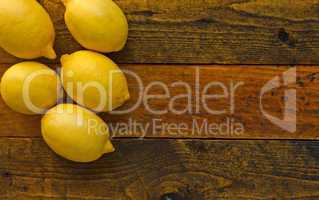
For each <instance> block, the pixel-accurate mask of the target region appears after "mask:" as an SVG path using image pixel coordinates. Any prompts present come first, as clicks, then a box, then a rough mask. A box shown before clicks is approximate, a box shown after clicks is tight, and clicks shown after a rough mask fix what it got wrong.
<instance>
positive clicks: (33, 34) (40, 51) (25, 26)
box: [0, 0, 56, 59]
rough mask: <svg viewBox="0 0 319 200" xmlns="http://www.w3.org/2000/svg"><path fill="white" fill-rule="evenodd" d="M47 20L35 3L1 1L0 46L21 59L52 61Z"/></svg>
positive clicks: (50, 26) (51, 33)
mask: <svg viewBox="0 0 319 200" xmlns="http://www.w3.org/2000/svg"><path fill="white" fill-rule="evenodd" d="M54 38H55V32H54V27H53V23H52V21H51V19H50V16H49V15H48V13H47V12H46V11H45V9H44V8H43V7H42V6H41V5H40V4H39V3H38V2H37V1H35V0H2V1H0V46H1V47H2V48H3V49H4V50H6V51H7V52H8V53H10V54H12V55H14V56H16V57H19V58H24V59H33V58H38V57H42V56H44V57H46V58H50V59H55V58H56V54H55V52H54V50H53V47H52V46H53V43H54Z"/></svg>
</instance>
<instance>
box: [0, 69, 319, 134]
mask: <svg viewBox="0 0 319 200" xmlns="http://www.w3.org/2000/svg"><path fill="white" fill-rule="evenodd" d="M121 67H122V69H124V70H128V71H131V72H134V73H135V74H137V75H138V76H139V77H140V78H141V82H142V84H143V86H144V90H141V89H140V88H139V84H138V81H137V80H136V79H135V78H134V77H132V76H131V75H127V77H128V80H129V81H128V82H129V88H130V92H131V96H132V98H131V100H130V101H129V102H127V103H126V104H125V106H123V107H122V108H121V109H119V110H125V109H128V108H131V107H133V106H134V105H135V104H136V102H138V100H139V98H142V99H144V101H142V102H141V103H140V104H138V106H137V108H136V109H135V110H134V111H132V112H129V113H127V114H112V115H111V114H101V116H102V117H103V118H104V119H105V121H106V122H107V123H108V124H109V125H110V127H111V129H112V130H113V135H114V136H116V137H144V136H145V137H170V138H184V137H186V138H237V139H238V138H250V139H253V138H264V139H317V138H318V136H319V132H318V120H319V113H318V108H319V102H318V100H317V99H318V95H319V91H318V88H319V86H318V84H319V81H318V79H317V76H318V72H319V69H318V68H316V67H302V66H300V67H298V69H297V77H296V83H295V84H290V85H289V86H287V87H286V86H281V87H279V88H277V89H274V90H272V91H269V92H267V93H266V94H265V95H264V97H263V106H264V109H265V110H266V112H267V113H269V114H271V115H273V116H275V117H278V118H282V117H283V116H282V115H283V112H284V106H285V102H286V101H287V99H285V97H284V96H285V91H287V89H296V92H297V99H296V104H297V109H298V110H297V130H296V132H294V133H290V132H288V131H285V130H283V129H282V128H280V127H278V126H276V125H274V124H273V123H271V122H270V121H269V120H268V119H266V117H265V116H264V115H263V113H262V112H261V109H260V99H259V97H260V92H261V89H262V88H263V86H264V85H265V84H266V83H267V82H268V81H269V80H272V79H273V78H274V77H276V76H281V75H282V74H283V73H284V72H285V71H287V70H288V69H290V68H289V67H285V66H281V67H276V66H272V67H271V66H198V67H197V66H182V65H178V66H172V65H158V66H154V65H122V66H121ZM5 68H6V66H4V65H2V67H1V73H3V71H4V70H5ZM197 73H198V74H199V78H198V85H199V89H200V90H199V91H200V92H199V94H200V95H197V93H196V92H195V91H196V90H195V89H196V85H197V84H196V82H197V81H196V79H197V78H196V74H197ZM155 81H159V82H157V83H156V84H157V85H153V86H152V84H154V82H155ZM178 81H179V82H184V85H185V84H188V85H189V87H190V90H191V91H192V92H191V101H188V98H182V99H179V100H176V101H174V97H176V96H177V95H182V94H186V93H187V91H188V90H187V89H186V86H184V85H176V83H177V82H178ZM158 83H161V84H162V85H163V84H164V85H167V90H168V91H167V92H169V95H170V97H168V98H166V97H164V98H162V99H147V97H148V96H149V95H150V94H153V95H154V94H157V95H159V94H165V90H164V89H165V88H163V86H162V85H158ZM211 83H215V84H216V83H218V84H220V85H222V86H223V87H225V90H226V91H227V93H229V97H226V98H224V97H220V98H219V99H210V100H206V101H205V102H207V107H208V108H209V109H214V110H217V111H224V110H225V113H222V114H211V113H210V112H208V111H209V110H208V109H206V108H205V107H204V106H203V105H204V104H203V102H202V100H203V99H204V98H203V97H202V96H201V94H203V91H204V89H205V86H207V85H208V86H210V89H208V90H207V93H205V94H215V95H216V94H223V88H221V86H212V85H209V84H211ZM232 84H233V85H234V86H235V85H239V84H240V86H238V87H237V89H236V90H234V92H233V95H232V96H231V92H230V90H231V87H232V86H231V85H232ZM234 86H233V87H234ZM147 87H148V89H147ZM141 91H142V94H141ZM198 96H199V97H200V98H197V97H198ZM231 97H232V98H231ZM199 100H200V101H199ZM231 100H233V107H232V106H231ZM173 101H174V102H173ZM170 102H173V103H172V105H173V106H172V107H173V108H174V109H176V110H180V111H181V110H184V109H185V108H187V106H188V105H190V107H191V109H192V111H191V112H190V111H187V112H185V113H175V111H174V110H173V109H171V108H170ZM197 102H199V103H197ZM197 107H198V109H197ZM232 109H233V111H232ZM152 110H157V111H158V110H163V111H167V112H165V113H161V114H158V113H154V112H153V111H152ZM0 119H1V121H0V136H21V137H38V136H40V128H39V126H40V125H39V123H40V122H39V120H40V116H24V115H20V114H17V113H14V112H13V111H11V110H10V109H9V108H8V107H6V106H5V105H4V103H3V102H2V100H0ZM134 121H135V122H136V124H135V125H134V124H132V122H134ZM205 122H207V124H212V125H211V126H212V127H213V128H211V129H210V131H208V130H207V129H206V128H204V129H201V127H202V125H203V124H204V125H205ZM169 124H173V125H169ZM174 124H177V125H178V126H179V127H180V129H174V128H176V127H174V126H175V125H174ZM158 125H159V126H161V127H160V128H156V126H158ZM226 125H227V126H228V127H229V130H226V129H225V126H226ZM232 125H233V128H232ZM123 126H125V127H124V128H123ZM139 126H142V128H143V129H146V131H143V130H142V129H141V127H139ZM148 126H149V127H148ZM185 126H186V127H185ZM216 126H218V128H220V127H222V129H221V130H216V129H215V128H216ZM126 127H129V128H126ZM134 127H135V128H134ZM236 127H243V128H244V131H243V132H242V131H238V130H239V129H237V128H236ZM125 128H126V129H125ZM154 128H155V131H154ZM231 130H233V131H231ZM236 130H237V132H236Z"/></svg>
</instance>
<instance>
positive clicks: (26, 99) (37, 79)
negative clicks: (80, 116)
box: [0, 62, 62, 115]
mask: <svg viewBox="0 0 319 200" xmlns="http://www.w3.org/2000/svg"><path fill="white" fill-rule="evenodd" d="M0 89H1V96H2V99H3V100H4V102H5V103H6V104H7V105H8V106H9V107H10V108H11V109H12V110H14V111H16V112H19V113H23V114H29V115H32V114H41V113H44V112H45V111H46V110H48V109H49V108H52V107H53V106H54V105H56V102H57V101H58V99H59V98H60V95H61V90H62V85H61V83H60V79H59V77H58V75H57V74H56V73H55V71H53V70H52V69H50V68H49V67H47V66H46V65H43V64H41V63H38V62H22V63H18V64H16V65H13V66H12V67H10V68H9V69H8V70H7V71H6V72H5V73H4V75H3V76H2V78H1V83H0ZM30 103H31V104H30ZM34 106H35V109H34Z"/></svg>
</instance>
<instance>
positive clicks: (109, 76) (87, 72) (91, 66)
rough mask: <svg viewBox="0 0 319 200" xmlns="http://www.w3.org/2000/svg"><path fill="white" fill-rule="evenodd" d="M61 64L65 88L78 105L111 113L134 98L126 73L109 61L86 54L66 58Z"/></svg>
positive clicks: (66, 56)
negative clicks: (131, 96) (129, 88)
mask: <svg viewBox="0 0 319 200" xmlns="http://www.w3.org/2000/svg"><path fill="white" fill-rule="evenodd" d="M61 63H62V71H61V72H62V73H61V80H62V85H63V87H64V89H65V91H66V93H67V94H68V95H69V96H70V97H71V98H72V99H73V100H74V101H76V102H77V103H78V104H80V105H82V106H84V107H86V108H89V109H91V110H94V111H96V112H108V111H112V110H114V109H116V108H118V107H119V106H121V105H123V104H124V102H125V101H127V100H128V99H129V98H130V95H129V91H128V85H127V80H126V78H125V75H124V73H123V72H122V71H121V70H120V69H119V67H118V66H117V65H116V64H115V63H114V62H113V61H112V60H111V59H109V58H108V57H106V56H104V55H102V54H99V53H96V52H92V51H86V50H83V51H77V52H75V53H73V54H71V55H63V56H62V58H61Z"/></svg>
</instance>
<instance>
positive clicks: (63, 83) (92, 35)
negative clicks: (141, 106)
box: [0, 0, 130, 162]
mask: <svg viewBox="0 0 319 200" xmlns="http://www.w3.org/2000/svg"><path fill="white" fill-rule="evenodd" d="M62 2H63V3H64V5H65V6H66V12H65V22H66V25H67V27H68V29H69V31H70V32H71V34H72V36H73V37H74V38H75V40H76V41H77V42H79V43H80V44H81V45H82V46H83V47H85V48H86V49H89V50H82V51H77V52H74V53H72V54H70V55H68V54H67V55H63V56H62V57H61V65H62V70H61V74H60V75H59V74H57V73H56V72H55V71H54V70H52V69H51V68H49V67H47V66H46V65H44V64H41V63H39V62H33V61H27V62H21V63H18V64H16V65H13V66H12V67H10V68H9V69H8V70H7V71H6V72H5V73H4V75H3V77H2V79H1V96H2V98H3V100H4V102H5V103H6V104H7V105H8V106H9V107H10V108H11V109H13V110H14V111H16V112H20V113H23V114H29V115H31V114H39V113H44V116H43V118H42V120H41V132H42V136H43V138H44V140H45V141H46V143H47V144H48V145H49V147H51V149H52V150H53V151H55V152H56V153H57V154H59V155H60V156H62V157H64V158H67V159H69V160H72V161H76V162H91V161H94V160H97V159H98V158H100V157H101V156H102V155H103V154H104V153H108V152H112V151H114V147H113V145H112V143H111V142H110V139H109V137H110V136H109V129H108V126H107V124H106V123H105V122H104V121H103V120H102V119H101V118H100V117H98V116H97V115H96V114H95V112H108V111H112V110H113V109H115V108H117V107H119V106H121V105H122V104H123V103H124V102H125V101H127V100H128V99H129V97H130V95H129V92H128V86H127V81H126V78H125V75H124V73H123V72H122V71H121V70H120V69H119V68H118V66H117V65H116V64H115V63H114V62H113V61H112V60H111V59H109V58H107V57H106V56H104V55H103V54H100V53H97V52H102V53H108V52H115V51H119V50H121V49H122V48H123V47H124V46H125V43H126V41H127V36H128V23H127V20H126V17H125V15H124V13H123V12H122V10H121V9H120V8H119V7H118V5H117V4H115V3H114V2H113V1H112V0H62ZM54 40H55V30H54V26H53V23H52V21H51V19H50V16H49V14H48V13H47V12H46V11H45V9H44V8H43V7H42V6H41V5H40V4H39V3H38V2H37V1H36V0H10V1H0V46H1V47H2V48H3V49H4V50H5V51H7V52H8V53H10V54H12V55H14V56H16V57H19V58H23V59H34V58H38V57H46V58H49V59H55V58H56V54H55V51H54V49H53V44H54ZM79 83H80V84H79ZM91 83H94V84H97V85H98V86H97V87H90V86H91V85H92V84H91ZM94 84H93V85H94ZM83 85H86V86H87V87H83ZM62 88H64V90H65V91H66V93H67V94H68V96H70V97H71V98H72V99H73V100H74V101H75V102H76V103H78V104H79V105H80V106H78V105H75V104H72V103H62V104H59V105H57V106H55V105H56V104H57V102H59V99H60V98H61V94H63V89H62ZM99 89H102V90H103V91H104V92H105V93H106V94H110V95H107V96H106V97H107V98H101V96H103V95H101V91H99ZM103 91H102V93H103ZM54 106H55V107H54ZM52 107H53V108H52ZM93 111H95V112H93Z"/></svg>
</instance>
